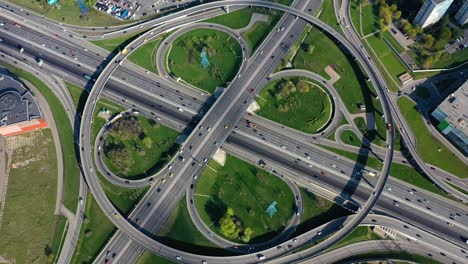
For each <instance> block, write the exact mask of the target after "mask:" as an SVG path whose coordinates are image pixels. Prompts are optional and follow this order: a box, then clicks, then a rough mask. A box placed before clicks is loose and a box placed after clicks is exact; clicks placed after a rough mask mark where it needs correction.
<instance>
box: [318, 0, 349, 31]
mask: <svg viewBox="0 0 468 264" xmlns="http://www.w3.org/2000/svg"><path fill="white" fill-rule="evenodd" d="M319 19H320V20H322V21H323V22H325V23H327V24H328V25H330V26H331V27H333V28H334V29H335V30H336V31H338V32H339V33H341V34H343V31H342V30H341V27H340V23H339V22H338V20H337V19H336V16H335V9H334V8H333V0H325V1H323V3H322V10H321V12H320V16H319Z"/></svg>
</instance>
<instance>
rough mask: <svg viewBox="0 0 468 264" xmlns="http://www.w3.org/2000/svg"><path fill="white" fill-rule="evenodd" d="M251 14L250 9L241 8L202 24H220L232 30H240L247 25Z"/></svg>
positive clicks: (251, 10)
mask: <svg viewBox="0 0 468 264" xmlns="http://www.w3.org/2000/svg"><path fill="white" fill-rule="evenodd" d="M253 13H254V12H253V9H252V8H243V9H240V10H237V11H234V12H231V13H228V14H225V15H222V16H217V17H212V18H210V19H207V20H205V21H204V22H208V23H215V24H220V25H224V26H226V27H229V28H232V29H241V28H244V27H246V26H247V25H248V24H249V22H250V19H251V18H252V14H253Z"/></svg>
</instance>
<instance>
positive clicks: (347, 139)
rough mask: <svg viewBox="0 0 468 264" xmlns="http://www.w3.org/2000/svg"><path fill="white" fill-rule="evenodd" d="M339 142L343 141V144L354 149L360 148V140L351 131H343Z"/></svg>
mask: <svg viewBox="0 0 468 264" xmlns="http://www.w3.org/2000/svg"><path fill="white" fill-rule="evenodd" d="M341 140H342V141H343V143H345V144H348V145H351V146H355V147H360V146H362V142H361V140H360V139H359V138H358V137H357V136H356V134H354V132H353V131H351V130H345V131H343V132H342V133H341Z"/></svg>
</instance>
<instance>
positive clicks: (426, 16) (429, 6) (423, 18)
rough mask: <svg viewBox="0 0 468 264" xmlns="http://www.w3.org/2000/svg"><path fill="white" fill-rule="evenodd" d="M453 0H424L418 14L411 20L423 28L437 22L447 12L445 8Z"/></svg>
mask: <svg viewBox="0 0 468 264" xmlns="http://www.w3.org/2000/svg"><path fill="white" fill-rule="evenodd" d="M453 1H454V0H426V2H424V4H423V6H422V7H421V9H419V12H418V14H417V15H416V17H415V18H414V20H413V23H414V24H416V25H419V26H421V28H425V27H427V26H430V25H432V24H434V23H437V22H438V21H439V20H440V19H441V18H442V17H443V16H444V14H445V12H447V9H448V8H449V7H450V5H451V4H452V3H453Z"/></svg>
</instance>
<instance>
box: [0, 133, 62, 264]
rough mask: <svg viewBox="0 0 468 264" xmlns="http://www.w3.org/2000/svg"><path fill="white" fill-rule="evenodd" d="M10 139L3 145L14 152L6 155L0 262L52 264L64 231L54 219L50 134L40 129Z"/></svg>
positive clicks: (54, 170)
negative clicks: (6, 185)
mask: <svg viewBox="0 0 468 264" xmlns="http://www.w3.org/2000/svg"><path fill="white" fill-rule="evenodd" d="M14 138H15V139H16V140H15V141H13V142H12V143H7V144H14V146H16V148H15V150H14V151H11V152H9V156H10V157H11V165H10V166H9V164H8V163H7V164H6V165H7V166H9V167H10V174H9V179H8V189H7V190H6V191H7V192H6V196H5V210H4V215H3V219H2V226H1V229H0V237H1V239H0V252H1V254H2V259H6V260H7V262H9V261H10V260H11V263H52V262H53V261H54V258H55V256H56V255H57V248H58V244H57V240H60V239H61V236H62V232H63V228H64V225H63V222H62V223H61V220H60V216H56V215H54V210H55V201H56V198H57V197H56V194H57V158H56V153H55V145H54V141H53V138H52V133H51V131H50V129H43V130H38V131H33V132H29V133H25V134H22V135H19V136H15V137H14ZM8 140H9V139H7V141H8ZM2 187H3V186H2ZM0 204H1V203H0Z"/></svg>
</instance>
